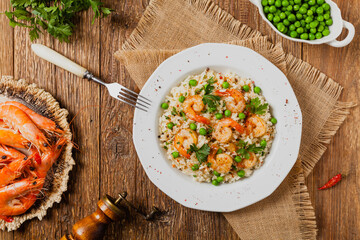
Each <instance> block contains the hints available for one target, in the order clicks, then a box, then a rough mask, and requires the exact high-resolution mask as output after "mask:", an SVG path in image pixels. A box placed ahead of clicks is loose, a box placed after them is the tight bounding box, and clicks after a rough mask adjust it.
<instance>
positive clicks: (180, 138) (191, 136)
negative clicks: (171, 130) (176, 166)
mask: <svg viewBox="0 0 360 240" xmlns="http://www.w3.org/2000/svg"><path fill="white" fill-rule="evenodd" d="M197 141H198V138H197V134H196V132H194V131H193V130H191V129H183V130H181V131H180V132H179V133H178V134H176V136H175V138H174V147H175V148H176V149H177V150H178V151H179V153H180V154H181V155H183V156H184V157H186V158H190V154H189V153H187V150H188V149H190V145H191V144H195V145H196V144H197Z"/></svg>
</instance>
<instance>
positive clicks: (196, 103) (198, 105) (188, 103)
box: [183, 95, 210, 125]
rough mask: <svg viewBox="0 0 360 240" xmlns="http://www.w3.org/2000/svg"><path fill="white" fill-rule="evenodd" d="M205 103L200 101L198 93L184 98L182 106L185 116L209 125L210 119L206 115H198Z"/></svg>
mask: <svg viewBox="0 0 360 240" xmlns="http://www.w3.org/2000/svg"><path fill="white" fill-rule="evenodd" d="M204 107H205V105H204V103H203V101H202V97H201V96H199V95H195V96H191V97H188V98H186V99H185V101H184V103H183V108H184V112H185V114H186V116H188V118H190V119H191V120H194V121H196V122H200V123H204V124H207V125H209V124H210V120H209V119H207V118H206V117H203V116H200V115H198V113H200V112H201V111H202V110H203V109H204Z"/></svg>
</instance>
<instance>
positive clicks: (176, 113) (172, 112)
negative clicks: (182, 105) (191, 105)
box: [171, 107, 178, 116]
mask: <svg viewBox="0 0 360 240" xmlns="http://www.w3.org/2000/svg"><path fill="white" fill-rule="evenodd" d="M171 114H172V115H173V116H176V115H178V112H177V111H176V108H175V107H173V108H172V110H171Z"/></svg>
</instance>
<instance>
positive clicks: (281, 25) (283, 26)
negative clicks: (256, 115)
mask: <svg viewBox="0 0 360 240" xmlns="http://www.w3.org/2000/svg"><path fill="white" fill-rule="evenodd" d="M277 29H278V30H279V31H280V32H284V31H285V25H284V24H283V23H279V24H278V25H277ZM246 92H247V91H246Z"/></svg>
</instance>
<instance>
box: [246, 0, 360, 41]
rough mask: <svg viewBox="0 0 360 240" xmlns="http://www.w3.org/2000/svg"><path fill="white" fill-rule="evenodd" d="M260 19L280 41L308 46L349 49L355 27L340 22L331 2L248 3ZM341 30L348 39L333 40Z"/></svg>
mask: <svg viewBox="0 0 360 240" xmlns="http://www.w3.org/2000/svg"><path fill="white" fill-rule="evenodd" d="M250 2H251V3H253V4H254V5H255V6H257V7H258V9H259V13H260V15H261V16H262V17H263V19H264V20H265V21H266V22H267V23H268V24H269V25H270V26H271V27H272V28H273V29H274V30H275V31H276V32H277V33H278V34H280V35H281V36H282V37H284V38H287V39H290V40H292V41H296V42H304V43H308V44H323V43H326V44H329V45H330V46H333V47H344V46H346V45H348V44H349V43H350V42H351V41H352V40H353V38H354V36H355V28H354V26H353V25H352V24H351V23H349V22H347V21H345V20H343V19H342V17H341V11H340V9H339V7H338V6H337V5H336V4H335V3H334V2H333V1H331V0H326V1H325V0H250ZM343 28H346V29H347V30H348V34H347V36H346V37H345V38H344V39H343V40H341V41H338V40H336V38H337V37H338V36H339V35H340V34H341V32H342V30H343Z"/></svg>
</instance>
